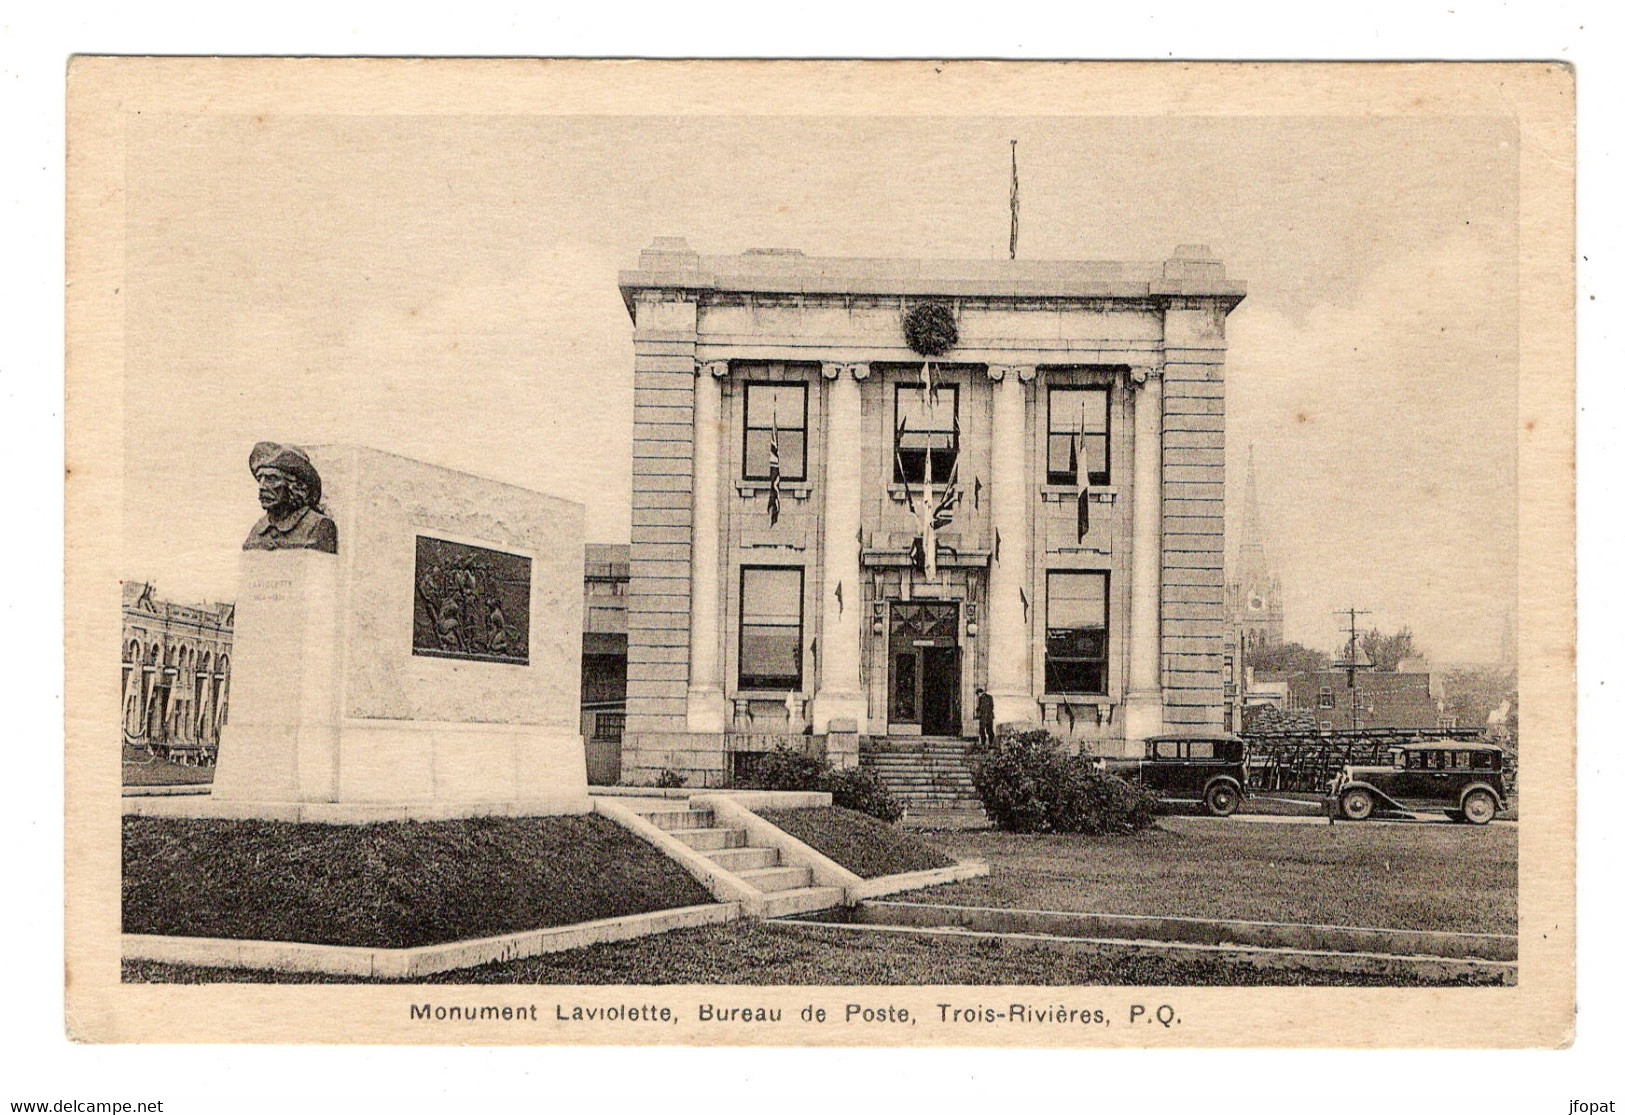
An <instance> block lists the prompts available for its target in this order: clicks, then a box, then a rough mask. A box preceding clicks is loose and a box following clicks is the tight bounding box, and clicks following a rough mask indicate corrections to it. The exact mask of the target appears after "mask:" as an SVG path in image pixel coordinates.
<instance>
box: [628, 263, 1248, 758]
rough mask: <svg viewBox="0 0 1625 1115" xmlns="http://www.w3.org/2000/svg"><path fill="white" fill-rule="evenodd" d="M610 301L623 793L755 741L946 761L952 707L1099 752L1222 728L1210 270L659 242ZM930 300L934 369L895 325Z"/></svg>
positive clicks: (952, 732) (1218, 455)
mask: <svg viewBox="0 0 1625 1115" xmlns="http://www.w3.org/2000/svg"><path fill="white" fill-rule="evenodd" d="M620 287H621V292H622V295H623V298H624V300H625V303H626V306H627V310H628V312H629V313H630V314H631V317H632V321H633V347H634V409H635V416H634V432H633V438H634V441H633V462H632V466H633V467H632V545H631V563H630V565H631V569H630V572H631V581H630V586H629V593H630V595H629V597H628V602H629V608H628V614H627V657H628V665H627V710H626V718H627V720H626V737H625V741H624V746H623V750H622V758H623V773H624V775H625V776H626V777H627V778H628V779H630V780H634V781H646V780H649V779H650V778H652V777H653V776H654V775H656V774H658V773H659V772H660V771H662V770H674V771H677V772H679V773H682V774H683V775H684V776H685V777H687V778H688V780H689V785H719V784H723V783H725V782H726V781H727V780H728V779H729V778H730V777H731V775H732V773H733V772H734V771H736V770H737V769H738V767H739V765H740V758H739V757H740V756H742V755H745V756H748V755H750V754H752V753H758V752H761V751H763V750H767V749H769V748H771V747H772V746H774V745H775V744H778V743H796V744H805V743H808V742H809V741H810V745H811V746H812V747H813V748H814V749H815V750H817V749H822V750H827V751H828V752H829V753H830V754H831V755H832V756H833V757H834V758H835V759H836V760H837V761H838V762H842V763H848V762H852V761H855V759H856V754H857V750H858V747H859V740H860V739H867V738H876V737H891V738H894V739H895V738H899V737H916V738H918V737H958V736H963V735H973V734H974V731H975V723H974V708H975V691H976V689H977V687H985V688H987V689H988V690H989V691H990V692H991V693H992V695H993V697H994V700H995V707H996V713H997V719H998V720H999V721H1000V722H1006V723H1008V722H1019V723H1041V724H1044V725H1046V726H1047V727H1049V728H1050V729H1052V730H1054V731H1056V732H1058V733H1059V734H1061V735H1063V736H1065V737H1067V738H1069V739H1071V740H1075V741H1088V742H1089V743H1090V744H1091V745H1092V746H1094V747H1095V748H1096V749H1097V750H1099V751H1102V752H1104V753H1113V752H1121V751H1124V750H1126V748H1127V745H1128V742H1129V741H1133V740H1139V739H1143V738H1145V737H1146V736H1148V735H1151V734H1154V733H1156V732H1159V731H1162V730H1164V729H1165V728H1176V727H1178V726H1181V725H1213V726H1217V725H1218V724H1220V722H1221V720H1222V717H1223V676H1222V674H1223V647H1222V642H1223V628H1224V620H1225V595H1224V571H1223V564H1224V374H1223V372H1224V355H1225V321H1226V317H1227V315H1228V314H1229V313H1230V311H1231V310H1233V309H1234V308H1235V306H1236V305H1237V304H1238V303H1239V302H1240V301H1241V299H1242V298H1243V297H1244V294H1245V287H1244V286H1243V284H1240V283H1237V282H1235V281H1232V280H1230V279H1227V278H1226V277H1225V273H1224V268H1223V265H1222V264H1221V263H1220V262H1219V261H1218V260H1216V259H1213V258H1212V257H1211V256H1210V254H1209V253H1208V252H1207V250H1206V249H1204V248H1189V247H1188V248H1181V249H1179V250H1178V251H1177V252H1176V253H1175V254H1174V255H1173V257H1171V258H1169V259H1167V260H1164V261H1159V262H1155V263H1147V264H1130V263H1084V262H1067V261H1042V262H1041V261H1020V262H1016V261H996V262H975V261H928V260H874V259H820V258H811V257H806V256H803V255H801V254H800V253H799V252H786V251H765V252H747V253H745V254H744V255H741V256H729V257H702V256H700V255H698V254H697V253H695V252H693V251H691V250H690V249H689V248H688V246H687V245H686V244H685V243H684V242H683V241H681V240H673V239H662V240H657V241H656V242H655V244H654V246H653V247H651V248H650V249H649V250H647V251H645V252H644V253H643V254H642V257H641V259H640V262H639V266H638V268H637V269H636V270H633V271H628V272H623V273H622V275H621V280H620ZM926 305H931V306H935V307H937V309H936V310H935V311H934V313H935V314H937V315H938V316H939V320H940V317H941V316H946V317H947V318H948V319H950V320H951V322H952V325H953V331H954V332H955V333H956V334H957V336H956V338H955V342H954V343H953V344H952V345H951V347H949V348H948V349H947V350H946V351H942V352H939V355H937V356H936V357H935V358H933V359H931V360H930V370H929V372H927V371H926V369H925V367H924V364H925V363H926V361H925V359H924V358H923V357H922V355H921V350H920V349H916V348H915V347H913V345H912V344H911V341H910V340H909V339H908V338H907V337H906V332H907V330H906V329H905V323H913V322H917V321H919V320H921V317H920V316H919V315H920V307H922V306H926ZM942 505H946V508H947V514H946V515H945V516H937V517H938V518H942V519H944V520H945V521H942V522H940V524H936V525H928V524H930V523H931V520H932V519H933V516H932V514H931V511H932V509H933V508H937V507H940V506H942ZM922 507H924V508H925V511H924V513H922V510H921V508H922ZM933 537H934V539H935V545H934V546H932V545H928V543H929V541H930V540H931V539H932V538H933ZM930 558H934V559H935V560H934V561H931V560H929V559H930Z"/></svg>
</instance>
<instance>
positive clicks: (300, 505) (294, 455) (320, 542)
mask: <svg viewBox="0 0 1625 1115" xmlns="http://www.w3.org/2000/svg"><path fill="white" fill-rule="evenodd" d="M248 471H249V472H250V473H252V474H253V476H254V479H255V480H257V481H259V485H260V506H261V507H263V508H264V509H265V514H264V515H263V516H261V517H260V521H259V522H257V523H255V524H254V529H253V530H251V531H249V532H248V538H247V539H246V540H245V541H244V542H243V549H245V550H319V551H320V552H322V553H324V554H336V553H338V552H339V532H338V527H336V526H335V525H334V524H333V520H332V519H330V518H328V517H327V515H326V514H325V513H324V511H323V509H322V506H321V503H322V478H321V476H320V475H319V474H318V473H317V472H316V466H315V465H313V464H311V463H310V456H309V455H308V454H307V453H306V452H305V451H304V450H303V449H300V448H298V447H296V446H292V445H278V444H277V443H276V442H274V441H262V442H260V443H259V444H258V445H256V446H254V449H253V452H251V453H249V455H248Z"/></svg>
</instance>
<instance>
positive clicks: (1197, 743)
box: [1191, 739, 1213, 759]
mask: <svg viewBox="0 0 1625 1115" xmlns="http://www.w3.org/2000/svg"><path fill="white" fill-rule="evenodd" d="M1191 758H1193V759H1211V758H1213V741H1212V740H1206V739H1199V740H1192V741H1191Z"/></svg>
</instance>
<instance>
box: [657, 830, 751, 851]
mask: <svg viewBox="0 0 1625 1115" xmlns="http://www.w3.org/2000/svg"><path fill="white" fill-rule="evenodd" d="M672 835H673V836H675V837H676V838H677V839H679V840H681V841H682V842H683V843H684V844H687V845H688V846H689V847H690V848H693V849H694V850H695V851H696V852H714V851H716V850H717V849H719V848H743V847H744V846H745V830H744V829H678V830H674V831H673V832H672Z"/></svg>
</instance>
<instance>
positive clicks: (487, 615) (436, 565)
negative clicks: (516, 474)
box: [412, 534, 530, 666]
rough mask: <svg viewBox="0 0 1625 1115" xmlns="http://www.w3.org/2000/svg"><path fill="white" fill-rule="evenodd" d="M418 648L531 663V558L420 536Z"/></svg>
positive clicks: (438, 654) (433, 653) (415, 614)
mask: <svg viewBox="0 0 1625 1115" xmlns="http://www.w3.org/2000/svg"><path fill="white" fill-rule="evenodd" d="M412 585H413V588H412V596H413V601H412V653H413V654H421V655H425V656H427V657H430V658H467V659H471V660H473V661H476V662H508V663H513V664H515V665H520V666H528V665H529V664H530V559H529V558H528V557H521V556H520V555H518V554H505V553H503V552H502V551H500V550H487V549H485V548H484V547H483V546H467V545H464V544H463V543H461V542H447V541H445V540H444V539H440V538H426V537H424V536H423V535H421V534H420V535H418V540H417V567H416V572H415V574H414V576H413V582H412Z"/></svg>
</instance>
